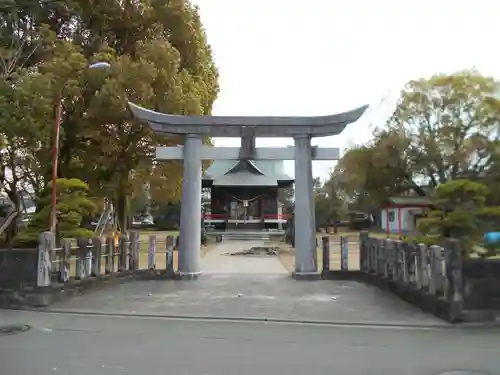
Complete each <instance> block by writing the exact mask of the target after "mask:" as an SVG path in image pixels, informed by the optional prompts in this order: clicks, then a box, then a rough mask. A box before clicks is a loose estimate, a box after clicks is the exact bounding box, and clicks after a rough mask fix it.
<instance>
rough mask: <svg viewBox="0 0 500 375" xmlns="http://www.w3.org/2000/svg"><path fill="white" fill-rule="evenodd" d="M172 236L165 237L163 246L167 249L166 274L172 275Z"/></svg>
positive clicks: (173, 243)
mask: <svg viewBox="0 0 500 375" xmlns="http://www.w3.org/2000/svg"><path fill="white" fill-rule="evenodd" d="M174 245H175V241H174V236H167V238H166V240H165V246H166V249H167V274H168V275H173V274H174Z"/></svg>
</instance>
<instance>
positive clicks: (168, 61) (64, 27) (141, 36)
mask: <svg viewBox="0 0 500 375" xmlns="http://www.w3.org/2000/svg"><path fill="white" fill-rule="evenodd" d="M14 13H16V14H15V15H14ZM0 18H1V19H2V22H3V25H4V28H3V29H2V33H1V34H0V48H2V49H3V50H2V51H8V56H21V57H22V58H21V57H20V58H17V60H16V61H23V66H22V68H24V73H23V74H24V77H25V78H24V80H21V81H22V82H23V85H27V83H24V82H29V81H30V80H34V79H35V78H36V79H37V81H36V82H42V81H43V82H45V83H44V84H40V83H37V85H38V86H37V87H38V89H39V90H41V89H44V90H45V92H44V93H40V92H39V90H38V91H36V90H34V91H30V90H24V91H22V90H21V89H20V88H21V85H19V87H17V86H12V85H4V86H5V87H3V88H2V92H0V96H2V97H1V98H0V106H5V105H6V104H8V103H9V102H11V101H12V98H11V97H9V95H11V94H10V91H9V90H12V89H14V88H15V90H17V91H16V92H24V93H25V99H23V100H25V102H26V103H30V102H31V97H30V96H29V95H27V94H26V93H29V92H33V95H32V98H34V99H36V98H38V97H39V99H40V101H43V105H41V104H40V106H41V107H43V108H41V107H39V106H38V105H37V106H36V107H34V108H30V109H29V110H28V111H26V115H29V114H31V112H32V111H33V112H34V114H33V119H34V121H35V120H36V121H37V122H39V123H40V124H42V123H43V124H44V125H45V128H44V129H45V130H44V132H45V133H44V136H43V137H40V136H39V137H38V139H37V138H36V137H34V139H37V141H38V143H37V144H36V146H37V147H35V148H32V147H31V146H30V148H29V149H30V150H32V149H33V150H36V151H37V155H35V156H36V157H35V156H34V157H33V158H31V159H30V163H31V164H30V163H24V164H23V165H27V167H26V168H25V169H29V170H30V171H35V170H36V174H33V173H32V174H31V177H32V178H31V182H30V184H34V185H37V186H39V190H40V191H41V190H43V189H44V188H45V185H46V183H47V178H46V177H47V175H48V173H49V171H50V167H51V166H50V162H49V161H48V159H47V156H48V155H49V150H50V141H49V139H50V134H51V131H50V129H51V128H52V124H53V118H54V111H53V110H54V108H55V107H56V106H57V103H58V102H59V100H61V101H62V118H61V139H60V157H59V163H60V165H59V171H60V172H59V175H60V176H61V177H66V178H72V177H76V178H80V179H82V180H84V181H86V182H87V183H88V184H89V187H90V191H91V192H92V193H93V194H97V195H100V196H109V197H111V198H112V199H113V200H114V202H115V207H117V209H118V214H119V218H120V221H121V223H122V225H123V226H125V213H126V207H127V202H126V201H127V196H129V195H130V194H133V193H134V189H139V187H138V186H139V185H140V184H139V183H138V178H139V177H138V176H140V177H141V178H143V179H144V181H143V182H144V183H147V182H148V183H152V190H153V191H158V194H159V192H160V190H164V189H166V190H168V191H169V193H168V195H169V197H170V198H172V199H174V200H175V195H176V194H178V190H179V189H178V184H179V181H180V178H179V175H180V168H179V163H174V162H172V163H168V164H165V165H164V166H158V165H155V164H154V163H153V150H154V147H155V146H158V145H176V144H179V143H182V139H180V138H178V137H158V136H156V135H155V134H153V133H152V132H151V131H150V129H149V127H148V126H145V125H144V124H140V123H138V122H137V121H135V120H134V119H133V118H132V116H131V115H130V113H129V111H128V108H127V101H128V100H131V101H134V102H136V103H139V104H141V105H144V106H147V107H149V108H152V109H155V110H158V111H164V112H168V113H172V114H189V115H202V114H210V113H211V110H212V105H213V102H214V101H215V98H216V96H217V93H218V74H217V69H216V67H215V64H214V62H213V58H212V52H211V49H210V46H209V45H208V43H207V39H206V35H205V32H204V30H203V27H202V25H201V21H200V17H199V12H198V9H197V8H196V7H194V6H193V5H192V4H191V2H190V1H188V0H172V1H169V2H165V1H160V0H125V1H106V0H99V1H92V2H89V1H88V0H72V1H51V2H38V1H35V2H32V3H31V2H30V3H29V4H23V6H20V5H19V6H18V5H17V4H16V7H15V12H14V11H13V8H9V9H8V10H6V9H3V8H2V9H0ZM5 30H8V32H4V31H5ZM8 34H10V35H14V36H16V37H18V39H19V40H20V39H21V38H22V37H24V36H26V35H28V36H29V37H27V38H26V41H25V42H24V43H20V42H19V43H17V44H16V48H17V50H18V51H20V52H19V53H17V55H16V52H15V51H14V50H13V47H10V45H9V36H8ZM2 56H3V55H2ZM4 60H5V59H4ZM101 60H105V61H108V62H110V63H111V65H112V67H111V69H109V71H107V72H102V71H94V70H89V69H86V67H87V66H88V65H89V64H90V63H91V62H93V61H101ZM4 65H6V64H4ZM14 71H15V70H9V73H8V74H7V75H8V76H9V77H10V75H11V74H10V72H14ZM5 75H6V74H4V76H5ZM21 81H20V82H21ZM33 82H34V81H33ZM33 84H35V83H33ZM22 87H25V86H22ZM19 90H21V91H19ZM37 95H38V96H37ZM28 105H29V104H28ZM18 107H19V106H18ZM36 108H38V109H36ZM40 108H41V109H40ZM21 110H22V108H21ZM11 112H12V110H11V111H10V112H5V113H3V114H2V116H3V117H2V118H1V119H0V122H1V123H2V124H3V125H2V126H3V128H2V129H3V130H4V131H3V133H2V141H1V142H0V143H1V144H2V150H4V151H5V150H7V148H6V145H7V144H9V145H13V143H12V141H9V143H7V139H6V136H5V134H7V130H8V131H10V132H12V131H13V129H14V125H13V124H14V123H15V122H16V118H15V116H13V115H10V113H11ZM35 112H36V113H35ZM7 114H8V115H7ZM18 114H19V115H20V116H21V118H23V116H24V114H22V113H21V112H18ZM9 116H10V117H9ZM24 122H26V123H28V121H23V123H24ZM16 126H17V125H16ZM23 126H25V125H23ZM34 128H35V127H33V129H34ZM6 129H7V130H6ZM20 132H21V133H22V130H20ZM16 134H19V133H16ZM28 134H29V133H25V134H24V136H27V135H28ZM47 134H48V135H49V136H48V138H47V137H46V135H47ZM44 137H45V138H44ZM16 139H17V138H16ZM9 147H10V146H9ZM14 148H15V149H16V150H21V147H20V146H15V147H14V146H12V147H11V149H14ZM25 148H26V147H25ZM18 154H19V153H18ZM2 155H4V154H2ZM22 155H23V157H24V155H25V154H24V153H22ZM2 165H7V163H3V164H2ZM35 167H36V168H35ZM134 171H138V172H139V173H135V174H134V173H131V172H134ZM141 171H147V173H143V172H141ZM23 173H24V172H23ZM3 175H4V176H5V175H6V174H5V173H4V174H3ZM134 176H135V177H134ZM165 176H167V178H164V177H165ZM35 177H36V178H35ZM36 179H38V182H35V180H36ZM140 188H141V189H142V186H141V187H140ZM155 194H156V193H155Z"/></svg>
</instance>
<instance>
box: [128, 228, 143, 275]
mask: <svg viewBox="0 0 500 375" xmlns="http://www.w3.org/2000/svg"><path fill="white" fill-rule="evenodd" d="M129 246H130V257H129V269H130V270H138V269H139V246H140V244H139V232H137V231H132V232H130V244H129Z"/></svg>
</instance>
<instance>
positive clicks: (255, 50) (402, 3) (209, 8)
mask: <svg viewBox="0 0 500 375" xmlns="http://www.w3.org/2000/svg"><path fill="white" fill-rule="evenodd" d="M193 2H194V3H195V4H197V5H198V6H199V7H200V10H201V16H202V21H203V24H204V26H205V28H206V32H207V35H208V41H209V43H210V44H211V45H212V48H213V51H214V55H215V61H216V64H217V66H218V68H219V72H220V86H221V91H220V94H219V98H218V100H217V102H216V105H215V108H214V114H215V115H250V116H251V115H282V116H293V115H303V116H309V115H310V116H315V115H328V114H334V113H336V112H341V111H345V110H349V109H352V108H354V107H358V106H360V105H362V104H370V105H371V107H370V109H369V110H368V112H367V113H366V114H365V115H364V116H363V117H362V118H361V119H360V120H359V121H358V122H357V123H355V124H351V125H350V126H349V127H348V128H347V129H346V130H345V131H344V132H343V133H342V135H339V136H335V137H326V138H321V139H316V140H314V141H313V144H317V145H320V146H325V147H327V146H328V147H340V148H341V149H345V148H347V147H349V146H350V145H352V144H355V143H362V142H366V141H367V140H369V139H370V136H371V129H370V124H373V125H381V124H383V123H384V120H385V118H386V117H387V116H388V115H390V113H391V111H392V110H393V109H394V103H395V100H396V99H397V97H398V93H399V91H400V89H401V88H402V86H403V85H404V83H405V82H406V81H408V80H410V79H416V78H420V77H425V76H430V75H432V74H434V73H440V72H447V73H452V72H454V71H457V70H461V69H469V68H476V69H478V70H479V71H480V72H481V73H483V74H486V75H494V76H496V77H497V78H499V79H500V45H499V43H498V41H499V38H498V35H499V27H498V24H499V19H500V2H496V1H494V0H474V1H472V0H470V1H469V0H418V1H412V0H399V1H397V0H378V1H373V0H307V1H303V0H193ZM238 143H239V140H238V139H216V140H215V144H216V145H224V146H234V145H238ZM292 143H293V140H291V139H278V140H276V139H274V140H272V139H258V140H257V145H258V146H277V145H282V146H285V145H287V144H292ZM333 165H334V163H329V162H315V163H314V168H313V169H314V174H315V176H321V177H322V178H324V177H326V176H327V175H328V173H329V171H330V170H331V168H332V167H333ZM286 168H287V172H288V173H289V174H290V175H293V162H287V163H286Z"/></svg>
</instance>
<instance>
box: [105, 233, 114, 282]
mask: <svg viewBox="0 0 500 375" xmlns="http://www.w3.org/2000/svg"><path fill="white" fill-rule="evenodd" d="M115 249H116V244H115V238H114V237H113V236H109V237H108V238H107V239H106V264H105V266H104V267H105V268H104V272H106V274H112V273H114V272H115Z"/></svg>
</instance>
